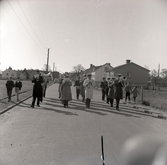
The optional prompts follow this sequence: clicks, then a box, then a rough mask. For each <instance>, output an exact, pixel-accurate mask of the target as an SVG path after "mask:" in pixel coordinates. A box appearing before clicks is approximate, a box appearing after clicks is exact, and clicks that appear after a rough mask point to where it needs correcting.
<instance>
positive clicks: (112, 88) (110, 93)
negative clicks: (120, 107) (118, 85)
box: [108, 84, 115, 99]
mask: <svg viewBox="0 0 167 165" xmlns="http://www.w3.org/2000/svg"><path fill="white" fill-rule="evenodd" d="M108 88H109V90H108V98H109V99H115V86H114V85H113V84H112V85H109V86H108Z"/></svg>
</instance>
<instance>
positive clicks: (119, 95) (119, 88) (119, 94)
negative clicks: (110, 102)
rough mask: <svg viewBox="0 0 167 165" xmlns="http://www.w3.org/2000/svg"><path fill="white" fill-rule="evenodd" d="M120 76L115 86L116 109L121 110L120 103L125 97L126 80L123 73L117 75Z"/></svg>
mask: <svg viewBox="0 0 167 165" xmlns="http://www.w3.org/2000/svg"><path fill="white" fill-rule="evenodd" d="M117 76H118V78H117V80H116V81H115V82H114V86H115V99H116V109H117V110H118V111H119V103H120V100H121V99H123V87H124V84H123V83H124V82H123V80H122V79H121V76H122V75H121V74H118V75H117Z"/></svg>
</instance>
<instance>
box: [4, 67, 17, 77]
mask: <svg viewBox="0 0 167 165" xmlns="http://www.w3.org/2000/svg"><path fill="white" fill-rule="evenodd" d="M9 77H12V78H13V79H17V71H15V70H12V69H6V70H5V71H3V72H2V79H8V78H9Z"/></svg>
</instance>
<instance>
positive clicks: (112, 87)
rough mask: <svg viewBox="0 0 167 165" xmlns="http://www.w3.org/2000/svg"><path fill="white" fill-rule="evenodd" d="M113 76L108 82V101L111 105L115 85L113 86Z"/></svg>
mask: <svg viewBox="0 0 167 165" xmlns="http://www.w3.org/2000/svg"><path fill="white" fill-rule="evenodd" d="M114 80H115V77H112V80H111V81H110V82H109V84H108V88H109V90H108V99H109V102H110V106H111V107H113V103H114V99H115V86H114Z"/></svg>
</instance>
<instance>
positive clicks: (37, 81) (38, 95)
mask: <svg viewBox="0 0 167 165" xmlns="http://www.w3.org/2000/svg"><path fill="white" fill-rule="evenodd" d="M36 73H37V74H36V75H34V76H33V80H32V83H34V86H33V100H32V104H31V107H32V108H34V105H35V101H36V99H37V106H38V107H40V101H41V102H42V95H43V90H42V83H43V77H42V76H40V72H39V70H37V71H36Z"/></svg>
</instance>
